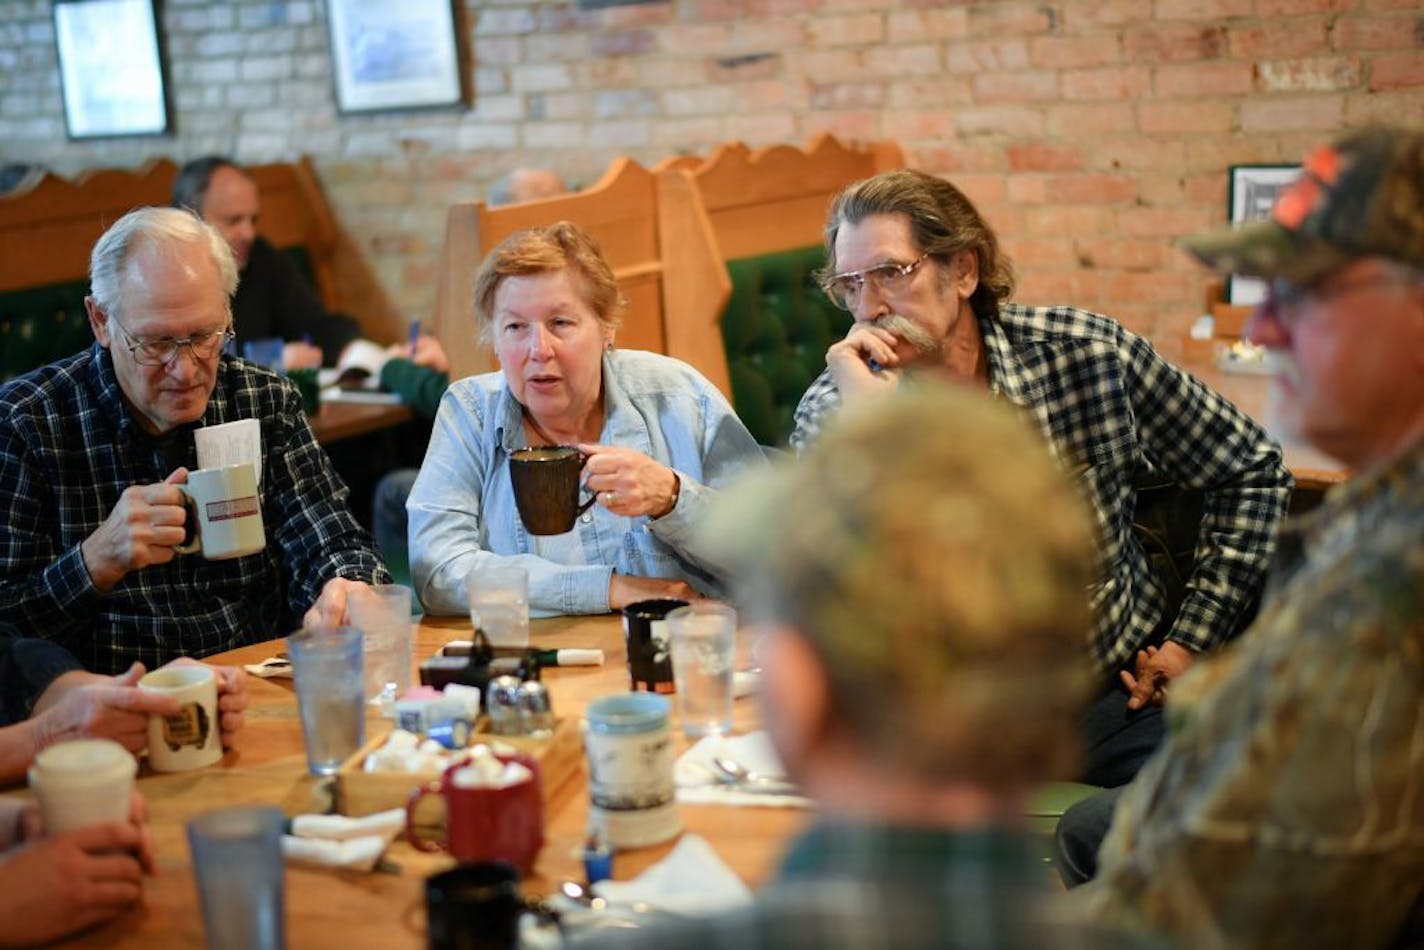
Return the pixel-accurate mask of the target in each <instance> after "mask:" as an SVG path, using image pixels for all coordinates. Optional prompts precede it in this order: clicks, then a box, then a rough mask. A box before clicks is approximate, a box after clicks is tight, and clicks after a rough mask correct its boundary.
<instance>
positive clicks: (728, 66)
mask: <svg viewBox="0 0 1424 950" xmlns="http://www.w3.org/2000/svg"><path fill="white" fill-rule="evenodd" d="M782 65H783V63H782V59H781V54H779V53H769V54H767V55H764V56H755V57H736V56H729V57H727V58H725V59H709V60H707V78H708V80H710V81H711V82H717V83H721V82H743V81H746V80H750V79H771V78H773V77H776V76H779V75H781V72H782Z"/></svg>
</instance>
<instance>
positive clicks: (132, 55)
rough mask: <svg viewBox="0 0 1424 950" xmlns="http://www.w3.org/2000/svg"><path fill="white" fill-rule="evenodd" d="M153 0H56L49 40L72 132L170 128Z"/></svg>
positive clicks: (75, 135)
mask: <svg viewBox="0 0 1424 950" xmlns="http://www.w3.org/2000/svg"><path fill="white" fill-rule="evenodd" d="M153 5H154V0H55V4H54V43H55V49H56V52H57V53H58V55H59V78H60V86H61V90H62V92H63V96H64V124H65V127H66V128H67V129H68V131H69V137H70V138H72V139H87V138H101V137H106V136H115V135H162V134H164V133H165V132H167V131H168V96H167V92H166V91H165V88H164V81H163V55H162V52H161V49H160V45H159V41H158V21H157V17H156V16H155V15H154V6H153Z"/></svg>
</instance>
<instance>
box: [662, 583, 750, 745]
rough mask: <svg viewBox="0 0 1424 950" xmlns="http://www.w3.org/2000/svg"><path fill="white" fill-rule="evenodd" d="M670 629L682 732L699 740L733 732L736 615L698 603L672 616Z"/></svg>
mask: <svg viewBox="0 0 1424 950" xmlns="http://www.w3.org/2000/svg"><path fill="white" fill-rule="evenodd" d="M667 626H668V636H669V638H670V639H671V640H672V672H673V678H674V679H675V680H676V682H677V707H678V713H679V714H680V716H681V718H682V731H683V732H684V733H685V734H686V735H688V736H694V737H695V736H705V735H725V734H726V733H729V732H731V731H732V666H733V662H734V658H735V653H736V645H737V612H736V611H735V610H733V609H732V608H731V607H728V606H727V605H726V604H719V603H714V602H711V601H698V602H696V603H693V604H689V605H688V606H686V607H679V608H678V609H676V610H674V611H672V612H671V613H669V614H668V615H667Z"/></svg>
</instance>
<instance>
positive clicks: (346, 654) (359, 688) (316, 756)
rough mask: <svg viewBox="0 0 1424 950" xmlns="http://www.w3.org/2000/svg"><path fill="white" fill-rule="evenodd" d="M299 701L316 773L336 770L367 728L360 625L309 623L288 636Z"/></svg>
mask: <svg viewBox="0 0 1424 950" xmlns="http://www.w3.org/2000/svg"><path fill="white" fill-rule="evenodd" d="M287 655H288V656H290V657H291V659H292V677H293V679H295V680H296V685H297V706H298V708H299V710H300V712H301V717H302V737H303V738H304V739H305V740H306V746H307V766H308V768H309V769H310V770H311V773H312V774H313V775H331V774H332V773H333V772H335V771H336V770H337V769H339V768H340V767H341V763H342V762H344V761H345V760H346V759H347V758H348V757H349V756H350V755H351V754H352V753H353V752H355V751H356V750H357V749H359V748H360V747H361V743H362V742H363V741H364V740H365V734H366V690H365V685H364V684H365V680H364V678H363V677H362V675H361V673H362V670H361V657H362V650H361V631H360V630H359V629H358V628H356V627H308V628H306V629H304V630H300V631H298V632H296V633H294V634H292V635H291V636H289V637H288V638H287Z"/></svg>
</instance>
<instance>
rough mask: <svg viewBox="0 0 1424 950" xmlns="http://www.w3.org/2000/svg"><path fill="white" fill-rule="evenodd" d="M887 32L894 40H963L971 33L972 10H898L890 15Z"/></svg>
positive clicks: (887, 35) (957, 8)
mask: <svg viewBox="0 0 1424 950" xmlns="http://www.w3.org/2000/svg"><path fill="white" fill-rule="evenodd" d="M885 32H886V36H885V38H886V39H887V40H888V41H889V42H891V43H903V42H924V41H925V40H953V39H960V38H962V37H964V36H966V35H968V32H969V11H968V10H966V9H964V8H963V7H950V8H947V9H936V10H909V11H906V10H898V11H895V12H893V13H891V14H890V16H889V19H888V21H887V23H886V31H885Z"/></svg>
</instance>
